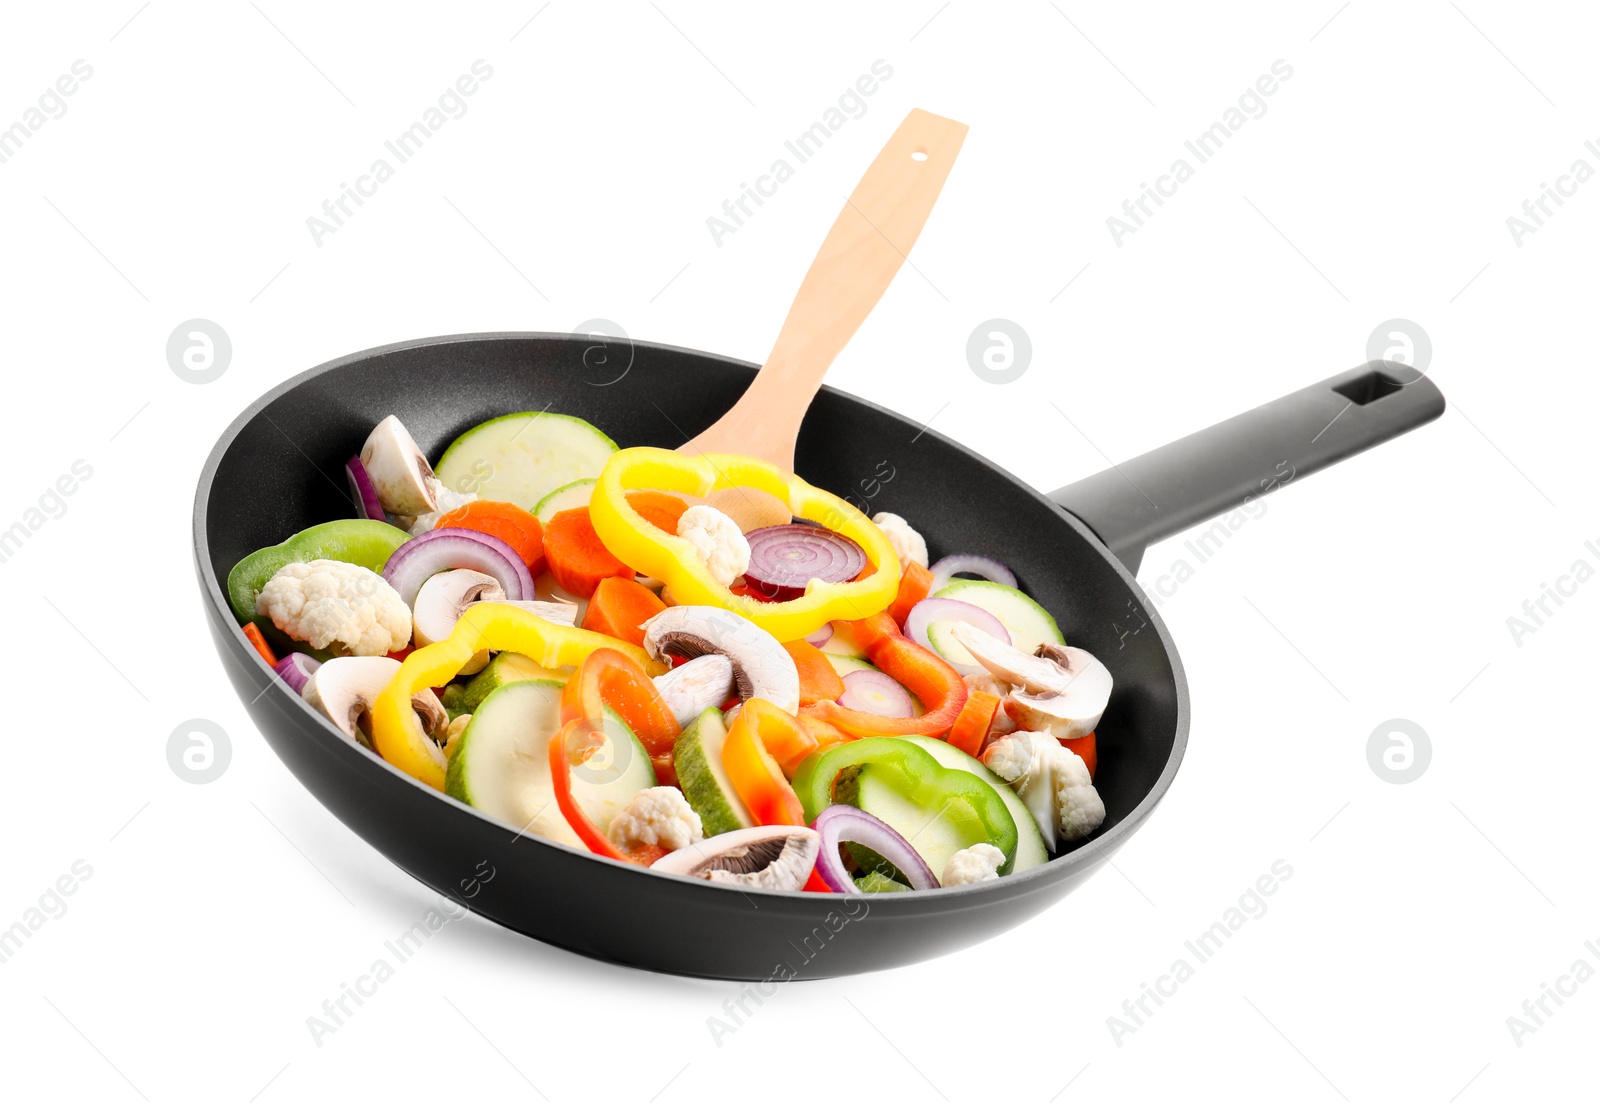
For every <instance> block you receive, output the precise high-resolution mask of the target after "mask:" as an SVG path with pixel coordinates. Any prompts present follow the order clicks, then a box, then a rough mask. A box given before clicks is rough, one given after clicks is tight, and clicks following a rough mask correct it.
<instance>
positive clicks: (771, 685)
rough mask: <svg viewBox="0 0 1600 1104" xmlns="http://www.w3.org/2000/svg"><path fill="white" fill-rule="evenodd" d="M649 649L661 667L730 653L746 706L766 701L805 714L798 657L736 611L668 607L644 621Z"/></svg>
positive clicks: (788, 710)
mask: <svg viewBox="0 0 1600 1104" xmlns="http://www.w3.org/2000/svg"><path fill="white" fill-rule="evenodd" d="M644 650H645V651H646V652H648V653H649V654H650V657H651V658H652V659H655V660H657V661H659V662H662V663H665V662H668V659H669V657H671V656H683V657H686V658H689V659H695V658H698V657H699V656H703V655H711V654H713V653H716V654H721V655H725V656H727V657H728V660H729V661H730V662H731V663H732V664H733V681H734V685H735V686H736V687H737V689H738V691H739V700H740V701H741V702H743V701H748V700H749V699H750V698H764V699H765V700H767V701H769V702H771V703H772V704H773V705H775V706H777V707H778V708H779V709H782V710H783V711H784V712H786V713H797V712H799V710H800V673H799V671H797V670H796V669H795V665H794V657H793V656H791V655H790V654H789V653H788V652H787V651H785V650H784V647H783V645H782V644H780V643H778V641H777V638H776V637H774V636H773V635H772V634H771V633H769V632H767V631H766V630H765V629H762V628H760V627H758V626H757V625H756V624H755V623H754V622H751V621H747V620H746V619H745V618H743V617H740V616H739V615H738V614H737V613H734V612H733V611H731V610H725V609H722V608H720V607H718V606H668V607H667V608H666V609H665V610H663V611H662V612H660V613H658V614H656V615H655V616H654V617H652V618H650V620H648V621H646V622H645V623H644Z"/></svg>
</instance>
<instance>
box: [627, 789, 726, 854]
mask: <svg viewBox="0 0 1600 1104" xmlns="http://www.w3.org/2000/svg"><path fill="white" fill-rule="evenodd" d="M606 835H608V836H610V837H611V842H612V843H614V844H616V845H617V846H618V847H620V848H622V849H623V850H624V851H627V850H631V849H632V848H635V847H642V846H644V845H646V844H651V843H653V844H656V845H657V846H660V847H665V848H666V849H667V850H668V851H676V850H678V849H679V848H682V847H688V846H689V845H690V844H691V843H693V842H695V841H696V840H699V839H704V838H705V830H704V828H702V827H701V825H700V814H699V813H697V812H695V811H694V810H693V809H691V808H690V807H689V802H688V799H687V798H685V797H684V796H683V791H681V790H679V789H677V788H676V787H673V786H651V787H650V788H649V789H645V790H640V791H639V792H638V793H636V794H634V795H633V797H632V799H631V800H629V802H628V803H627V804H626V805H624V806H623V807H622V811H621V812H620V813H618V814H617V815H616V816H615V817H613V818H612V820H611V827H610V828H608V829H607V830H606Z"/></svg>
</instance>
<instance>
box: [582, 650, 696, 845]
mask: <svg viewBox="0 0 1600 1104" xmlns="http://www.w3.org/2000/svg"><path fill="white" fill-rule="evenodd" d="M608 705H609V706H610V707H611V708H612V709H614V710H616V711H617V715H618V716H620V717H621V718H622V721H623V723H624V724H626V725H627V726H628V727H629V728H631V729H632V730H633V734H634V735H635V736H637V737H639V742H640V743H641V744H643V745H644V750H645V753H646V754H647V755H649V756H650V762H651V763H652V764H653V765H654V766H655V768H656V777H657V779H658V780H659V781H661V783H662V785H671V784H674V783H676V781H677V772H676V771H674V770H673V769H672V745H673V744H674V743H675V742H676V741H677V739H678V734H679V732H680V731H681V730H680V729H679V727H678V719H677V718H676V717H674V716H673V715H672V710H671V709H669V708H667V704H666V702H664V701H662V700H661V694H660V693H659V692H658V691H657V690H656V684H655V683H653V682H651V681H650V676H649V675H648V674H646V673H645V669H644V668H643V667H642V666H640V665H639V663H638V661H637V660H634V659H630V658H629V657H628V656H626V655H623V654H622V653H621V652H619V651H617V650H616V649H615V648H596V649H595V650H594V651H592V652H590V653H589V655H588V656H587V657H586V658H585V659H584V661H583V665H582V666H581V667H579V668H578V670H577V673H576V674H574V675H573V676H572V677H571V678H570V679H568V680H567V685H566V686H565V687H563V688H562V691H561V723H562V725H563V726H568V725H571V724H573V723H574V722H576V721H582V722H583V728H582V730H581V731H582V735H583V739H584V740H585V741H587V742H588V743H592V744H593V745H594V746H595V747H598V746H599V743H600V740H601V739H602V735H603V733H604V731H605V708H606V706H608ZM568 746H569V750H568V754H569V756H570V755H572V754H576V753H577V751H578V750H581V749H582V747H583V746H584V745H583V744H580V742H579V740H578V739H577V737H576V736H575V737H573V738H572V739H570V740H569V741H568ZM591 754H593V749H592V748H590V749H589V750H588V751H587V752H586V753H585V755H584V758H587V757H588V755H591ZM663 771H665V772H666V773H667V778H665V779H663V778H661V775H662V773H663ZM573 830H574V831H577V830H578V827H577V825H573ZM580 834H581V833H580Z"/></svg>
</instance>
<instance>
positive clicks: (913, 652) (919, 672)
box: [804, 613, 967, 737]
mask: <svg viewBox="0 0 1600 1104" xmlns="http://www.w3.org/2000/svg"><path fill="white" fill-rule="evenodd" d="M850 627H851V628H852V629H853V630H855V636H856V643H858V644H859V645H861V647H862V649H863V650H864V651H865V652H866V653H867V658H868V659H869V660H871V661H872V664H873V666H875V667H877V668H878V669H879V670H880V671H882V672H883V673H884V674H886V675H888V676H889V677H890V678H892V679H894V680H895V681H896V682H898V683H900V684H901V685H902V686H904V687H905V688H906V689H907V690H909V691H911V692H912V693H913V694H915V695H916V696H917V698H918V700H919V701H921V702H922V704H923V707H924V708H925V709H926V710H927V712H925V713H924V714H923V715H922V716H920V717H880V716H877V715H876V714H873V713H866V712H863V711H862V710H859V709H846V708H845V707H844V706H842V705H840V704H839V703H838V702H831V701H819V702H814V703H813V704H811V705H808V706H805V707H804V712H805V713H807V714H808V715H810V716H813V717H816V718H817V719H818V720H823V721H827V722H828V723H829V724H831V725H833V726H834V727H835V728H837V729H839V731H841V732H843V733H845V734H846V735H848V736H856V737H867V736H942V735H944V734H945V733H946V732H949V731H950V726H951V725H953V724H955V723H956V719H957V718H958V717H960V716H961V710H962V708H963V707H964V706H965V705H966V704H967V684H966V683H965V682H962V681H961V676H960V675H959V674H958V673H957V672H956V669H955V668H954V667H952V666H950V664H948V663H946V662H945V661H944V660H942V659H940V658H939V657H938V656H936V655H934V654H933V653H932V652H930V651H928V649H926V648H924V647H923V646H922V645H920V644H918V643H917V642H916V641H914V640H911V639H909V638H907V637H905V636H903V635H901V633H900V630H899V628H897V627H896V626H895V623H894V621H893V619H892V618H890V616H889V615H888V614H887V613H877V614H873V615H872V616H871V617H867V618H864V619H862V620H860V621H855V622H852V624H851V626H850Z"/></svg>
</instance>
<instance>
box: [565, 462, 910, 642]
mask: <svg viewBox="0 0 1600 1104" xmlns="http://www.w3.org/2000/svg"><path fill="white" fill-rule="evenodd" d="M730 487H750V488H753V489H755V490H758V491H765V492H766V493H768V494H770V495H773V496H775V497H776V498H778V499H779V500H780V501H782V502H783V503H785V504H786V505H787V506H788V507H789V509H790V510H791V511H793V512H794V514H795V515H796V516H798V517H801V518H805V519H806V520H808V521H815V522H818V523H819V524H822V525H825V526H827V527H828V528H829V529H832V530H833V531H835V532H837V533H839V534H840V535H841V536H845V537H849V538H850V539H851V540H853V541H855V542H856V544H858V545H860V546H861V550H862V551H863V552H864V553H866V557H867V565H868V572H867V574H866V577H864V578H859V579H853V580H850V581H847V582H837V583H829V582H823V581H822V580H820V579H813V580H811V582H810V584H809V585H808V586H807V587H806V592H805V593H804V594H802V595H801V596H800V597H798V598H793V599H790V600H788V601H784V602H760V601H757V600H755V599H754V598H752V597H749V596H747V595H742V594H735V593H733V592H732V591H731V590H729V588H728V587H726V586H723V585H722V584H721V583H719V582H717V580H716V579H715V578H713V577H712V575H711V571H710V568H708V567H707V566H706V564H705V561H704V560H703V559H701V558H700V555H699V554H698V553H697V552H696V551H695V547H694V545H692V544H690V543H689V542H688V541H687V540H685V539H684V538H682V537H680V536H677V535H676V534H674V533H668V532H664V531H663V530H661V529H658V528H657V527H656V526H654V525H652V524H650V522H649V521H647V520H646V519H645V518H644V517H643V516H641V514H640V513H639V511H638V509H636V508H635V507H634V505H633V504H632V503H630V502H629V501H628V491H630V490H638V489H656V490H664V491H672V492H675V493H677V494H684V495H695V496H702V495H706V494H709V493H710V492H712V491H718V490H724V489H727V488H730ZM589 520H590V521H591V522H592V523H593V525H594V531H595V533H596V534H597V535H598V537H599V539H600V542H601V543H602V544H604V545H605V548H606V550H607V551H608V552H610V554H611V555H612V556H614V557H615V558H616V559H618V560H621V561H622V562H623V563H625V564H627V565H628V566H629V567H631V568H632V569H633V570H635V571H637V572H639V573H641V574H644V575H649V576H650V577H651V578H655V579H660V580H662V581H663V582H665V583H666V584H667V590H668V591H669V592H671V594H672V597H673V599H674V600H675V601H677V602H678V603H680V604H682V605H693V606H718V607H721V608H722V609H727V610H732V611H733V612H734V613H737V614H739V615H740V616H742V617H745V618H747V619H749V620H750V621H752V622H754V623H755V624H756V626H757V627H759V628H761V629H765V630H766V631H767V632H769V633H771V634H772V635H773V636H774V637H776V638H777V639H778V640H780V641H782V640H798V639H800V638H802V637H805V636H807V635H809V634H811V633H813V632H815V631H816V630H817V629H820V628H821V627H822V626H823V625H825V624H827V623H828V622H829V621H838V620H846V619H850V618H859V617H867V616H870V615H871V614H875V613H878V612H880V611H882V610H885V609H887V608H888V607H889V603H890V602H892V601H894V596H895V592H896V591H897V590H898V589H899V586H900V559H899V557H898V556H896V555H895V551H894V546H893V545H891V544H890V543H889V538H888V537H886V536H885V535H884V533H883V530H882V529H879V528H878V527H877V526H876V525H874V524H873V523H872V521H871V520H870V519H869V518H868V517H867V515H865V514H863V513H862V512H861V511H860V510H857V509H856V508H855V507H854V506H852V505H850V504H849V503H848V502H846V501H844V499H842V498H839V497H837V496H836V495H831V494H829V493H828V492H827V491H824V490H821V489H820V488H817V487H813V486H812V485H811V484H809V483H807V482H806V481H805V480H803V479H801V478H800V477H798V476H795V475H791V474H789V473H788V472H786V471H783V470H782V469H780V468H778V467H776V466H774V465H772V464H768V463H765V462H763V461H761V460H757V459H754V458H753V457H749V456H739V455H736V454H734V453H702V454H701V455H699V456H686V455H684V454H682V453H677V452H668V451H667V450H666V449H658V448H627V449H623V450H621V451H620V452H616V453H613V454H612V456H611V458H610V459H609V460H607V461H606V464H605V467H604V468H602V469H601V470H600V479H599V482H597V483H596V484H595V486H594V494H593V495H592V496H591V497H590V499H589ZM545 550H546V553H547V554H548V553H549V552H550V551H551V545H550V541H549V538H548V536H547V537H546V541H545ZM552 566H554V558H553V557H552ZM558 578H559V573H558ZM563 585H565V584H563ZM568 589H571V588H568Z"/></svg>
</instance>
